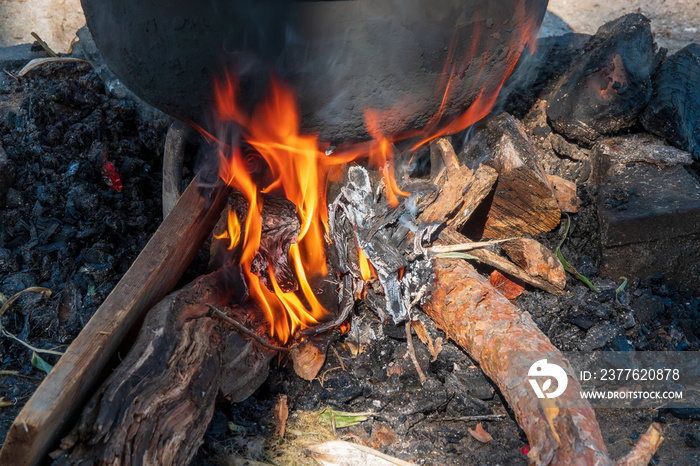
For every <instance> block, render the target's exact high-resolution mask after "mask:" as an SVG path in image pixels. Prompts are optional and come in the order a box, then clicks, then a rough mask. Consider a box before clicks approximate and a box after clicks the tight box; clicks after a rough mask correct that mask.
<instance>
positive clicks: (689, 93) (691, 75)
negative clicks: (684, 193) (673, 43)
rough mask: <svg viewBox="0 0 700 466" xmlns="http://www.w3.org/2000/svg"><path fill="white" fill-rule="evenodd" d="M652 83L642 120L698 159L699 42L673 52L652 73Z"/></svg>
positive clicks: (699, 141)
mask: <svg viewBox="0 0 700 466" xmlns="http://www.w3.org/2000/svg"><path fill="white" fill-rule="evenodd" d="M653 85H654V92H653V94H652V96H651V102H650V103H649V106H647V108H646V110H645V111H644V114H643V115H642V117H641V120H642V124H643V125H644V127H645V128H646V129H647V131H649V132H650V133H654V134H656V135H658V136H661V137H663V138H666V139H667V140H668V142H670V143H671V144H673V145H674V146H676V147H678V148H680V149H683V150H686V151H688V152H690V153H691V154H693V157H695V159H700V45H698V44H690V45H688V46H686V47H684V48H683V49H681V50H679V51H678V52H676V53H675V54H673V55H672V56H671V57H670V58H669V59H668V60H666V61H665V62H664V63H663V64H662V65H661V67H660V68H659V71H658V72H657V73H656V74H655V75H654V78H653Z"/></svg>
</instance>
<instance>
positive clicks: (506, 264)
mask: <svg viewBox="0 0 700 466" xmlns="http://www.w3.org/2000/svg"><path fill="white" fill-rule="evenodd" d="M440 240H441V241H443V242H445V243H449V244H462V243H466V242H468V241H469V240H468V239H467V237H466V236H464V235H462V234H461V233H458V232H457V231H456V230H454V229H452V228H449V227H448V228H446V229H444V230H443V231H442V232H441V233H440ZM445 254H459V253H445ZM471 255H472V256H475V257H476V259H477V260H478V261H479V262H481V263H483V264H486V265H490V266H491V267H494V268H496V269H498V270H500V271H501V272H504V273H506V274H508V275H511V276H513V277H515V278H517V279H519V280H522V281H524V282H525V283H527V284H529V285H532V286H534V287H536V288H539V289H541V290H544V291H547V292H549V293H552V294H561V293H563V291H562V290H560V289H559V288H557V287H556V286H554V285H552V284H551V283H549V282H548V281H546V280H542V279H541V278H538V277H533V276H531V275H530V274H528V273H527V272H525V271H524V270H523V269H521V268H520V267H518V266H517V265H515V264H513V263H512V262H511V261H509V260H508V259H505V258H503V257H501V256H499V255H498V254H496V253H495V252H493V251H489V250H488V249H474V250H473V251H471Z"/></svg>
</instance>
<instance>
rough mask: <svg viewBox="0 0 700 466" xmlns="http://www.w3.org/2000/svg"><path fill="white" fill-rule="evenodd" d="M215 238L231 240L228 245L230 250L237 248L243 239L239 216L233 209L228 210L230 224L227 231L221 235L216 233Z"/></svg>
mask: <svg viewBox="0 0 700 466" xmlns="http://www.w3.org/2000/svg"><path fill="white" fill-rule="evenodd" d="M214 238H215V239H228V240H230V243H229V246H228V249H229V250H231V249H233V248H235V247H236V245H237V244H238V242H239V241H240V240H241V224H240V222H239V221H238V216H237V215H236V213H235V212H234V211H233V210H229V211H228V225H227V229H226V231H224V232H223V233H221V234H220V235H214Z"/></svg>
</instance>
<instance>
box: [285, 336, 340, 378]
mask: <svg viewBox="0 0 700 466" xmlns="http://www.w3.org/2000/svg"><path fill="white" fill-rule="evenodd" d="M333 340H334V335H333V332H329V333H323V334H320V335H313V336H310V337H307V338H304V339H303V340H302V341H300V342H299V343H297V344H295V345H294V346H292V347H291V349H290V350H289V355H290V356H291V358H292V362H293V364H294V372H296V374H297V375H298V376H299V377H301V378H302V379H304V380H313V379H314V378H316V375H317V374H318V371H320V370H321V367H323V363H325V362H326V353H327V352H328V346H329V345H330V344H331V343H332V342H333Z"/></svg>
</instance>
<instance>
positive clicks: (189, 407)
mask: <svg viewBox="0 0 700 466" xmlns="http://www.w3.org/2000/svg"><path fill="white" fill-rule="evenodd" d="M221 289H222V283H221V279H220V278H219V274H217V273H214V274H211V275H206V276H202V277H199V278H198V279H196V280H195V281H194V282H192V283H190V284H189V285H187V286H186V287H185V288H183V289H181V290H179V291H176V292H174V293H171V294H170V295H168V296H167V297H165V298H164V299H163V300H162V301H161V302H160V303H158V304H157V305H156V306H154V307H153V308H152V309H151V310H150V311H149V313H148V315H147V317H146V320H145V321H144V324H143V327H142V329H141V331H140V333H139V336H138V339H137V341H136V343H135V344H134V346H133V347H132V349H131V351H130V352H129V353H128V355H127V356H126V357H125V359H124V361H122V363H121V364H120V365H119V367H118V368H117V369H116V370H115V371H114V372H113V373H112V375H111V376H110V377H109V378H108V379H107V381H106V382H105V383H104V384H103V385H102V386H101V387H100V388H99V390H98V391H97V393H96V394H95V395H94V396H93V398H92V399H91V400H90V402H89V403H88V405H87V406H86V408H85V409H84V410H83V413H82V415H81V417H80V420H79V422H78V423H77V425H76V426H75V428H74V429H73V430H72V432H71V433H70V434H69V435H68V436H67V437H65V438H64V439H63V441H62V442H61V448H60V450H58V451H56V452H54V453H53V454H52V456H53V457H54V459H56V463H57V464H72V465H78V464H111V465H141V464H150V465H186V464H189V462H190V460H191V459H192V458H193V457H194V454H195V453H196V452H197V448H199V446H200V445H201V443H202V438H203V436H204V432H205V431H206V428H207V426H208V425H209V421H210V420H211V418H212V416H213V414H214V402H215V400H216V397H217V395H218V394H219V393H222V394H223V395H225V396H227V397H228V398H229V399H231V400H232V401H241V400H243V399H245V398H247V397H248V396H249V395H250V394H251V393H252V392H253V391H255V389H257V388H258V387H259V386H260V385H261V384H262V383H263V382H264V381H265V379H266V378H267V374H268V369H269V363H270V360H271V358H272V356H273V355H274V354H276V353H275V352H274V351H272V350H270V349H268V348H265V347H262V346H261V345H259V344H258V343H254V342H252V341H250V340H248V339H247V337H246V336H244V335H242V334H240V333H238V332H236V331H235V330H231V329H229V328H228V326H227V325H226V324H225V323H223V322H221V321H220V320H218V319H217V318H216V317H212V316H210V315H209V314H210V309H209V307H208V306H207V304H212V305H220V304H221V302H222V293H221V291H220V290H221ZM237 309H238V311H239V313H241V314H244V315H247V313H246V312H245V308H237ZM250 315H253V313H251V314H250ZM239 318H240V317H239ZM260 333H263V332H262V331H261V332H260Z"/></svg>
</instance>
